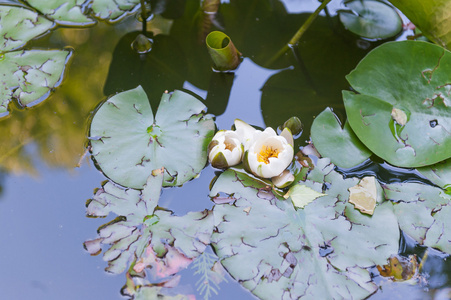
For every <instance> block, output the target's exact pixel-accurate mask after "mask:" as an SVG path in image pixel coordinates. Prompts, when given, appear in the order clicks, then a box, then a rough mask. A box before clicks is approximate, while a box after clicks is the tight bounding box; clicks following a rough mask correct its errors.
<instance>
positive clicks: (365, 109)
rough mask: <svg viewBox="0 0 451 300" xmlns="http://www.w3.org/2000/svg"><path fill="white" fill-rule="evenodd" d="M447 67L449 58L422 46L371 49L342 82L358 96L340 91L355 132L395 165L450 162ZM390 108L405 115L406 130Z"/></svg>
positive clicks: (450, 64) (441, 51)
mask: <svg viewBox="0 0 451 300" xmlns="http://www.w3.org/2000/svg"><path fill="white" fill-rule="evenodd" d="M406 53H408V55H406ZM450 68H451V53H450V52H448V51H446V50H444V49H443V48H441V47H439V46H436V45H433V44H429V43H425V42H419V41H403V42H391V43H385V44H383V45H382V46H380V47H378V48H377V49H375V50H373V51H372V52H370V53H369V54H368V55H367V56H366V57H365V58H364V59H363V60H362V61H361V62H360V63H359V65H358V66H357V68H356V69H355V70H354V71H352V72H351V73H350V74H349V75H348V76H347V77H346V78H347V79H348V81H349V82H350V84H351V85H352V87H353V89H354V90H356V91H357V92H358V93H360V94H356V93H353V92H348V91H345V92H343V98H344V104H345V107H346V113H347V116H348V121H349V124H350V125H351V127H352V129H353V131H354V132H355V133H356V135H357V136H358V138H359V139H360V140H361V141H362V142H363V143H364V144H365V146H367V147H368V148H369V149H370V150H371V151H373V152H374V153H375V154H376V155H378V156H380V157H381V158H383V159H385V160H386V161H388V162H389V163H391V164H393V165H395V166H401V167H420V166H425V165H431V164H434V163H437V162H439V161H441V160H444V159H446V158H448V157H450V156H451V111H450V110H449V106H450V105H451V98H450V95H449V94H450V91H451V85H450V82H451V73H450V72H449V70H450ZM393 108H398V109H402V111H403V112H404V113H405V114H406V115H407V116H409V118H408V121H407V122H406V123H405V125H404V126H395V125H399V124H394V123H395V121H394V120H393V117H392V111H393Z"/></svg>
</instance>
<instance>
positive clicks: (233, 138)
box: [208, 130, 244, 169]
mask: <svg viewBox="0 0 451 300" xmlns="http://www.w3.org/2000/svg"><path fill="white" fill-rule="evenodd" d="M243 152H244V149H243V145H242V144H241V141H240V138H239V137H238V135H237V134H236V133H235V132H234V131H231V130H220V131H218V132H217V133H216V134H215V136H214V137H213V139H212V141H211V142H210V144H209V145H208V160H209V161H210V163H211V165H212V166H213V167H215V168H219V169H225V168H228V167H231V166H235V165H237V164H239V163H240V162H241V159H242V157H243Z"/></svg>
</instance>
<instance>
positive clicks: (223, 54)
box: [205, 31, 241, 71]
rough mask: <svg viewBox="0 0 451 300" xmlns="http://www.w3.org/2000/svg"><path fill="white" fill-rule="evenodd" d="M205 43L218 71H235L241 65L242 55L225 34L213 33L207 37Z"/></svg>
mask: <svg viewBox="0 0 451 300" xmlns="http://www.w3.org/2000/svg"><path fill="white" fill-rule="evenodd" d="M205 43H206V44H207V49H208V53H210V56H211V59H212V60H213V64H214V68H215V69H216V70H218V71H229V70H235V69H236V68H237V67H238V65H239V64H240V62H241V59H240V55H241V53H240V52H239V51H238V50H237V49H236V48H235V45H234V44H233V42H232V40H231V39H230V38H229V37H228V36H227V35H226V34H225V33H223V32H220V31H212V32H210V33H209V34H208V35H207V38H206V40H205Z"/></svg>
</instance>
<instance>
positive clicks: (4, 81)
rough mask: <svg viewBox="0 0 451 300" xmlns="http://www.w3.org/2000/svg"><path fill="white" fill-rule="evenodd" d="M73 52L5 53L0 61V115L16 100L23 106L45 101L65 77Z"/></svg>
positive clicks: (5, 112) (32, 51) (36, 51)
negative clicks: (65, 70) (67, 64)
mask: <svg viewBox="0 0 451 300" xmlns="http://www.w3.org/2000/svg"><path fill="white" fill-rule="evenodd" d="M70 54H71V52H70V51H64V50H30V51H14V52H8V53H4V54H2V55H3V57H2V58H3V59H0V77H1V79H0V116H2V115H6V114H7V110H8V104H9V102H10V101H11V100H12V99H17V101H18V103H19V105H21V106H23V107H30V106H33V105H35V104H37V103H39V102H41V101H43V100H45V99H46V98H47V97H48V96H49V95H50V93H51V92H52V91H53V89H54V88H55V87H57V86H58V85H59V84H60V82H61V79H62V77H63V71H64V68H65V66H66V63H67V62H68V59H69V57H70Z"/></svg>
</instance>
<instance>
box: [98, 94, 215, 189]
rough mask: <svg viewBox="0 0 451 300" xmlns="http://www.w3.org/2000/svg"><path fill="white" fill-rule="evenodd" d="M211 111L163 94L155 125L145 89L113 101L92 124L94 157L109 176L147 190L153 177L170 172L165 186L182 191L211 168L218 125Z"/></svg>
mask: <svg viewBox="0 0 451 300" xmlns="http://www.w3.org/2000/svg"><path fill="white" fill-rule="evenodd" d="M204 108H205V106H204V105H203V104H202V102H200V101H199V100H197V99H196V98H194V97H193V96H191V95H189V94H187V93H184V92H182V91H175V92H173V93H172V94H163V96H162V98H161V102H160V106H159V108H158V111H157V113H156V116H155V119H154V117H153V115H152V109H151V107H150V105H149V100H148V99H147V96H146V94H145V92H144V90H143V89H142V88H141V87H140V86H139V87H137V88H135V89H133V90H130V91H126V92H122V93H119V94H117V95H115V96H113V97H111V98H110V99H108V100H107V101H106V102H105V103H103V104H102V106H101V107H100V108H99V109H98V111H97V112H96V114H95V115H94V117H93V120H92V123H91V131H90V136H91V146H92V156H93V159H94V160H95V161H96V163H97V164H98V165H99V167H100V168H101V169H102V171H103V172H104V174H105V175H106V176H108V177H109V178H110V179H111V180H113V181H114V182H117V183H119V184H121V185H123V186H126V187H132V188H138V189H140V188H142V186H143V185H144V183H145V182H146V179H147V176H148V174H150V172H151V171H152V170H154V169H158V168H161V167H164V168H165V180H164V183H163V185H164V186H175V185H182V184H183V183H185V182H186V181H188V180H190V179H192V178H193V177H194V176H196V175H197V174H198V173H199V172H200V171H201V170H202V169H203V168H204V166H205V164H206V162H207V146H208V143H209V142H210V140H211V138H212V137H213V134H214V126H215V125H214V122H213V120H212V118H211V116H210V115H205V114H204V113H203V109H204Z"/></svg>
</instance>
